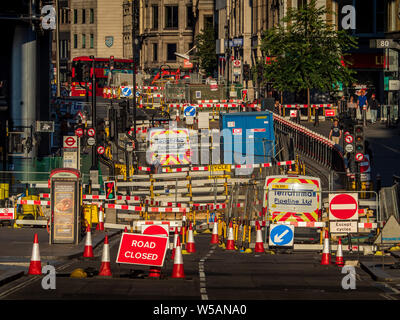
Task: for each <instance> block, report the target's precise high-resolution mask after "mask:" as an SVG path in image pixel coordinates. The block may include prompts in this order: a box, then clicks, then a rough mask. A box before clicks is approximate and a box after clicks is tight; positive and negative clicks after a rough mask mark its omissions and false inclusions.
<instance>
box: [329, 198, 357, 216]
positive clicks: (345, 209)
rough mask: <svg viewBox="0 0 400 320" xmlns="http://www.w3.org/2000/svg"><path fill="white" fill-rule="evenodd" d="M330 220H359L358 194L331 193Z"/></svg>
mask: <svg viewBox="0 0 400 320" xmlns="http://www.w3.org/2000/svg"><path fill="white" fill-rule="evenodd" d="M329 220H358V194H357V193H330V194H329Z"/></svg>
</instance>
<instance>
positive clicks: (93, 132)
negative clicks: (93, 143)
mask: <svg viewBox="0 0 400 320" xmlns="http://www.w3.org/2000/svg"><path fill="white" fill-rule="evenodd" d="M95 134H96V131H95V130H94V129H93V128H89V129H88V130H87V135H88V136H89V137H94V135H95Z"/></svg>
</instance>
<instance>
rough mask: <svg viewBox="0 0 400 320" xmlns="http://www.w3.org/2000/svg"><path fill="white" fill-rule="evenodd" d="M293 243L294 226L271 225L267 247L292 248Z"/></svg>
mask: <svg viewBox="0 0 400 320" xmlns="http://www.w3.org/2000/svg"><path fill="white" fill-rule="evenodd" d="M293 242H294V226H292V225H286V224H272V225H271V227H270V232H269V243H268V244H269V245H270V246H278V247H292V246H293Z"/></svg>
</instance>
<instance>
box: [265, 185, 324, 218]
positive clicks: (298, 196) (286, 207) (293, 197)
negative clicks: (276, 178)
mask: <svg viewBox="0 0 400 320" xmlns="http://www.w3.org/2000/svg"><path fill="white" fill-rule="evenodd" d="M268 203H269V208H270V209H272V210H274V211H279V212H312V211H315V210H317V209H318V203H319V201H318V193H317V192H316V191H315V190H312V189H309V188H307V189H299V188H296V189H295V188H289V186H288V185H272V188H271V190H269V191H268Z"/></svg>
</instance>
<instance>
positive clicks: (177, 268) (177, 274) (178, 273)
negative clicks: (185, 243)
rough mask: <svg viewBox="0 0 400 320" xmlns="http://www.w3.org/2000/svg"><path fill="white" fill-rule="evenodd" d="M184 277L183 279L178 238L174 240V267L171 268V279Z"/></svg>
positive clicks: (183, 273)
mask: <svg viewBox="0 0 400 320" xmlns="http://www.w3.org/2000/svg"><path fill="white" fill-rule="evenodd" d="M184 277H185V272H184V270H183V257H182V250H181V241H180V239H179V237H178V238H177V240H176V248H175V257H174V267H173V268H172V278H184Z"/></svg>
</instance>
